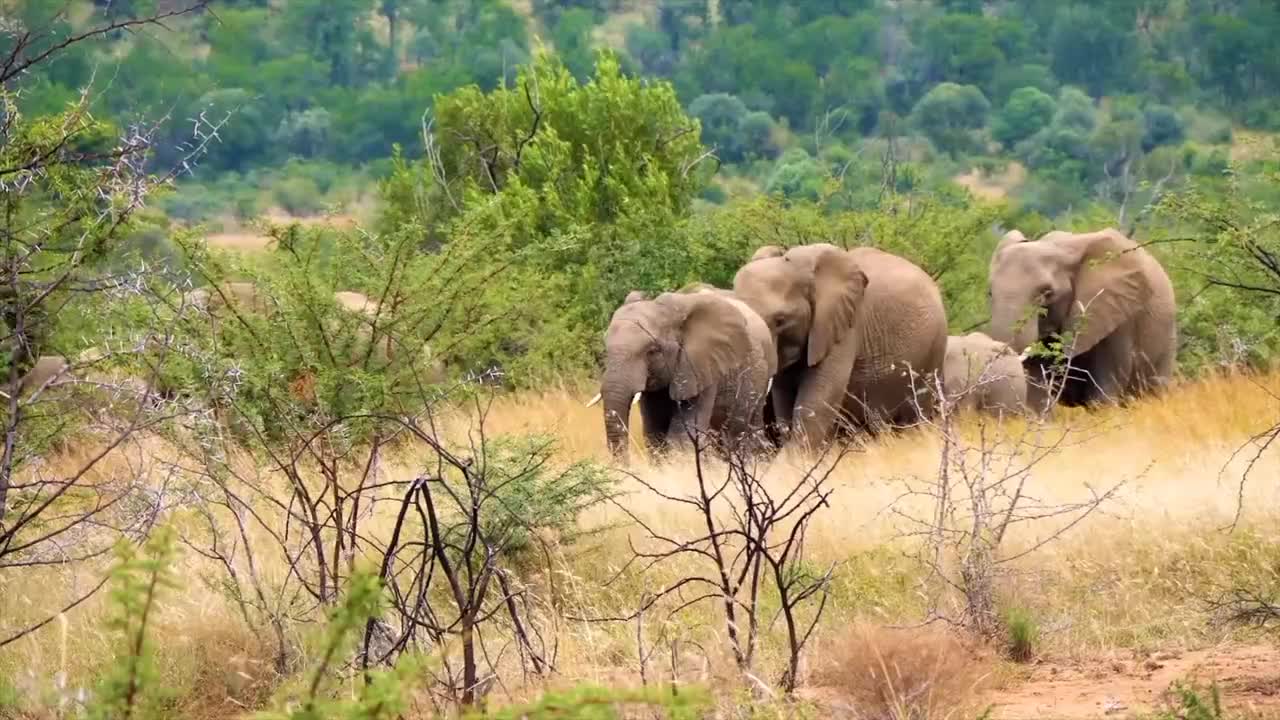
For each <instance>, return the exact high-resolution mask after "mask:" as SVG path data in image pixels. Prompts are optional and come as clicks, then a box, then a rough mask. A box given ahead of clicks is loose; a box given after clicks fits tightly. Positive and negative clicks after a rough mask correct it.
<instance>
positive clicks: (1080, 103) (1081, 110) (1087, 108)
mask: <svg viewBox="0 0 1280 720" xmlns="http://www.w3.org/2000/svg"><path fill="white" fill-rule="evenodd" d="M1053 123H1054V125H1055V126H1058V127H1065V128H1071V129H1073V130H1077V131H1079V132H1082V133H1089V132H1091V131H1092V130H1093V128H1094V127H1095V126H1096V125H1097V124H1098V111H1097V109H1096V108H1095V107H1094V105H1093V98H1091V97H1089V96H1088V95H1087V94H1086V93H1085V92H1084V91H1083V90H1081V89H1080V88H1075V87H1064V88H1062V90H1061V91H1060V92H1059V93H1058V114H1057V115H1056V116H1054V120H1053Z"/></svg>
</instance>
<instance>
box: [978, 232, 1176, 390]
mask: <svg viewBox="0 0 1280 720" xmlns="http://www.w3.org/2000/svg"><path fill="white" fill-rule="evenodd" d="M990 280H991V283H990V287H991V337H993V338H995V339H996V340H1000V341H1003V342H1006V343H1008V344H1009V346H1010V347H1011V348H1013V350H1014V352H1019V353H1022V352H1023V351H1025V350H1026V349H1027V348H1028V347H1030V346H1031V345H1032V344H1033V343H1035V342H1036V341H1038V340H1052V339H1054V338H1055V337H1060V338H1062V339H1063V354H1064V355H1065V356H1066V358H1067V359H1069V360H1070V374H1069V376H1068V377H1067V378H1066V380H1065V385H1063V384H1062V381H1060V380H1058V381H1056V383H1057V384H1056V385H1054V386H1052V387H1051V389H1050V391H1049V393H1050V396H1051V397H1056V398H1057V399H1058V401H1059V402H1061V403H1062V404H1064V405H1091V404H1095V403H1099V402H1111V401H1117V400H1121V399H1123V398H1125V397H1127V396H1133V395H1138V394H1141V393H1144V392H1147V391H1150V390H1153V389H1156V388H1159V387H1161V386H1163V385H1164V384H1165V383H1167V382H1168V381H1169V379H1170V377H1171V376H1172V374H1173V364H1174V355H1175V353H1176V350H1177V326H1176V313H1177V306H1176V303H1175V300H1174V294H1173V285H1172V284H1171V283H1170V282H1169V276H1168V275H1167V274H1166V273H1165V271H1164V268H1162V267H1161V266H1160V263H1159V262H1158V261H1157V260H1156V259H1155V257H1153V256H1152V255H1151V254H1150V253H1148V252H1147V251H1146V249H1144V248H1142V247H1140V246H1139V245H1138V244H1137V243H1135V242H1134V241H1132V240H1130V239H1129V238H1127V237H1125V236H1124V235H1122V234H1120V233H1119V232H1118V231H1116V230H1114V229H1112V228H1107V229H1105V230H1100V231H1098V232H1092V233H1080V234H1077V233H1068V232H1059V231H1055V232H1051V233H1048V234H1047V235H1045V236H1044V237H1042V238H1040V239H1039V240H1036V241H1034V242H1030V241H1028V240H1027V238H1026V237H1025V236H1024V235H1023V234H1022V233H1020V232H1018V231H1017V230H1013V231H1010V232H1009V233H1007V234H1005V236H1004V238H1003V239H1002V240H1001V241H1000V244H999V246H998V247H997V248H996V251H995V254H994V255H993V256H992V258H991V270H990ZM1054 374H1055V372H1054V371H1053V370H1052V369H1051V368H1050V367H1049V362H1048V361H1046V360H1043V359H1035V358H1033V359H1031V360H1029V361H1028V362H1027V375H1028V382H1029V383H1030V384H1031V386H1032V388H1033V394H1035V395H1037V396H1038V395H1039V394H1041V393H1037V392H1034V389H1035V388H1039V387H1042V386H1045V385H1048V384H1049V383H1047V382H1046V380H1049V381H1051V382H1053V381H1054V378H1053V376H1054Z"/></svg>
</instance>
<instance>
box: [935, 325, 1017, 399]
mask: <svg viewBox="0 0 1280 720" xmlns="http://www.w3.org/2000/svg"><path fill="white" fill-rule="evenodd" d="M942 376H943V384H944V385H945V387H946V392H947V396H948V397H949V398H950V399H951V400H952V401H953V402H955V403H956V405H957V407H960V408H965V409H971V410H980V411H982V412H986V413H988V414H991V415H997V416H998V415H1007V414H1017V413H1022V412H1024V411H1025V410H1026V409H1027V378H1026V375H1025V374H1024V373H1023V369H1022V358H1021V357H1019V355H1018V354H1017V353H1015V352H1014V351H1013V350H1012V349H1011V348H1010V347H1009V346H1008V345H1006V344H1005V343H1002V342H1000V341H999V340H993V339H992V338H991V336H989V335H987V334H986V333H982V332H971V333H969V334H968V335H952V336H950V337H948V338H947V359H946V362H944V363H943V367H942Z"/></svg>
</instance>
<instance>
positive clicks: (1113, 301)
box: [1066, 228, 1151, 357]
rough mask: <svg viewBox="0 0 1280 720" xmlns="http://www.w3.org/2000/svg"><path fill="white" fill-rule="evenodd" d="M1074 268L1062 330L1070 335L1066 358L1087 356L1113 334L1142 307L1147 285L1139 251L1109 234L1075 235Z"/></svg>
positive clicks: (1147, 295) (1148, 294)
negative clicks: (1072, 334)
mask: <svg viewBox="0 0 1280 720" xmlns="http://www.w3.org/2000/svg"><path fill="white" fill-rule="evenodd" d="M1072 241H1073V242H1076V243H1079V244H1080V247H1079V251H1080V258H1081V259H1080V264H1079V265H1078V266H1077V269H1076V275H1075V280H1074V282H1073V283H1072V285H1073V288H1074V293H1073V300H1072V303H1071V310H1070V311H1069V312H1068V313H1067V323H1066V327H1067V328H1069V329H1072V330H1075V332H1076V336H1075V339H1074V341H1073V344H1072V352H1071V355H1072V356H1073V357H1074V356H1076V355H1080V354H1081V353H1084V352H1088V351H1089V350H1090V349H1092V348H1093V346H1095V345H1097V344H1098V343H1099V342H1100V341H1101V340H1102V339H1103V338H1105V337H1107V336H1108V335H1110V334H1111V333H1113V332H1115V330H1116V328H1118V327H1120V326H1121V325H1123V324H1124V323H1125V322H1127V321H1128V320H1130V319H1131V318H1132V317H1133V316H1134V315H1135V314H1137V313H1138V312H1139V311H1141V310H1142V308H1144V307H1146V304H1147V300H1148V299H1149V298H1150V297H1151V285H1150V284H1149V283H1148V282H1147V276H1146V273H1145V272H1143V268H1142V258H1141V256H1140V255H1139V252H1140V251H1139V249H1138V246H1137V245H1136V244H1135V243H1134V242H1133V241H1132V240H1130V239H1128V238H1126V237H1125V236H1124V235H1121V234H1120V233H1119V232H1118V231H1116V230H1113V229H1111V228H1108V229H1106V230H1102V231H1100V232H1096V233H1088V234H1085V235H1077V236H1075V237H1074V238H1072Z"/></svg>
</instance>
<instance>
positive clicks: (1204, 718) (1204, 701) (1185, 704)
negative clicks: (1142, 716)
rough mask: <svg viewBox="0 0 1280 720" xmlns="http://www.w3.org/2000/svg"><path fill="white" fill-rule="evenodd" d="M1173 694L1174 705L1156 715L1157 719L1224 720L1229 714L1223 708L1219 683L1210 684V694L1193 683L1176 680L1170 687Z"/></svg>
mask: <svg viewBox="0 0 1280 720" xmlns="http://www.w3.org/2000/svg"><path fill="white" fill-rule="evenodd" d="M1169 690H1170V692H1171V693H1172V694H1173V696H1174V699H1173V707H1172V708H1170V709H1168V710H1166V711H1164V712H1161V713H1159V714H1157V715H1156V720H1173V719H1174V718H1177V719H1178V720H1224V719H1225V718H1226V717H1227V715H1226V713H1225V712H1224V711H1223V709H1222V693H1221V692H1219V690H1218V684H1217V683H1212V684H1211V685H1210V686H1209V690H1208V695H1209V697H1207V698H1206V697H1205V696H1204V690H1202V689H1200V688H1198V687H1197V686H1195V685H1193V684H1188V683H1185V682H1182V681H1175V682H1174V683H1173V685H1172V687H1170V688H1169Z"/></svg>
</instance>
